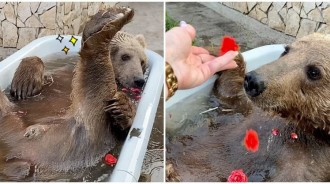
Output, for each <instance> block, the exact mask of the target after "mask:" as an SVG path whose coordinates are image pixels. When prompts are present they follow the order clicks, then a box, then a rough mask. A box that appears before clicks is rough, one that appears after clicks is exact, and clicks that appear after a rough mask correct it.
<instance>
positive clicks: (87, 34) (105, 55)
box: [0, 7, 135, 181]
mask: <svg viewBox="0 0 330 184" xmlns="http://www.w3.org/2000/svg"><path fill="white" fill-rule="evenodd" d="M133 16H134V11H133V10H132V9H130V8H125V7H113V8H110V9H108V10H107V11H100V12H98V13H97V14H96V15H95V16H93V17H92V18H91V20H90V21H89V22H88V23H87V24H86V26H85V29H84V32H83V40H82V48H81V51H80V58H81V59H80V60H79V61H78V63H77V65H76V68H75V70H74V76H73V81H72V88H73V89H72V92H71V98H72V105H71V106H70V108H69V110H68V111H67V112H66V115H64V116H63V117H59V118H57V119H54V120H52V121H51V122H46V123H40V124H35V125H33V126H35V127H28V128H27V127H26V125H25V123H24V121H23V120H22V119H21V118H20V117H19V116H17V114H16V113H14V110H16V109H15V108H16V107H15V105H13V104H12V103H11V102H9V100H8V99H7V98H6V96H5V95H4V94H3V93H1V94H0V115H1V116H0V130H1V131H0V140H1V141H0V144H1V147H2V149H1V152H0V158H1V161H0V178H1V179H2V180H24V181H32V180H34V181H40V180H43V181H49V180H54V179H63V178H66V177H68V178H74V179H78V178H81V177H82V176H83V173H84V172H85V171H86V170H88V169H90V167H92V166H95V165H96V164H97V163H99V162H100V161H101V159H102V158H103V157H104V155H105V154H106V153H107V152H108V151H110V150H111V149H112V148H114V146H115V145H116V143H117V141H116V137H115V136H114V135H113V134H112V133H111V132H112V131H114V130H112V129H113V125H116V126H119V127H120V128H122V129H127V128H129V127H130V125H131V123H132V119H133V114H135V105H134V104H132V103H131V101H130V100H129V99H128V97H127V96H126V95H125V94H124V93H122V92H119V91H117V85H116V80H115V74H114V71H113V66H112V62H111V58H110V55H109V53H110V47H109V44H110V42H111V39H112V38H113V37H114V35H115V34H116V33H117V32H118V31H119V30H120V29H121V28H122V27H123V26H124V25H125V24H127V23H128V22H129V21H131V19H132V17H133ZM38 61H39V58H37V57H34V58H30V59H27V60H23V61H22V62H21V64H20V66H19V68H18V70H17V72H18V73H17V72H16V73H17V74H16V73H15V76H17V75H21V74H19V73H20V72H19V71H20V68H22V67H24V65H25V64H31V63H28V62H36V64H35V65H33V66H35V67H39V68H42V70H40V69H39V70H38V71H39V72H37V73H38V76H42V77H43V64H42V62H41V64H40V63H39V64H38ZM42 77H41V80H39V77H37V78H38V80H36V79H35V80H32V81H31V80H15V77H14V80H13V84H12V90H11V94H12V95H13V96H15V97H16V98H23V99H24V98H26V97H28V96H33V95H34V94H36V93H37V92H38V91H39V88H38V89H31V90H30V86H32V88H33V87H35V88H37V87H38V86H40V85H42V82H43V80H42ZM26 78H27V79H28V77H26ZM32 78H33V77H32ZM33 79H34V78H33ZM15 81H16V82H15ZM22 81H23V82H22ZM26 82H30V83H26ZM23 93H25V94H23ZM110 119H111V121H110ZM73 173H74V174H73Z"/></svg>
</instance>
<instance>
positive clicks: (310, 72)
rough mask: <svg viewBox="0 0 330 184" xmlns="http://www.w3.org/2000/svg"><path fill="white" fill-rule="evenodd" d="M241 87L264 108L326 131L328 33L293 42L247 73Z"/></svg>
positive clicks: (329, 111) (329, 126)
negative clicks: (267, 61) (281, 52)
mask: <svg viewBox="0 0 330 184" xmlns="http://www.w3.org/2000/svg"><path fill="white" fill-rule="evenodd" d="M244 88H245V91H246V93H247V95H248V97H249V98H250V99H251V100H252V101H253V102H254V103H255V104H256V105H257V106H259V107H261V108H263V109H264V110H269V111H272V112H274V111H275V112H277V113H279V114H280V115H281V116H282V117H285V118H289V119H291V120H294V121H293V122H296V123H297V124H298V125H300V126H303V127H304V128H312V129H314V128H315V129H320V130H322V131H326V133H328V134H330V36H329V35H328V36H327V35H322V34H318V33H314V34H312V35H309V36H306V37H303V38H301V39H299V40H297V41H295V42H294V43H293V44H291V45H289V46H287V47H286V48H285V51H284V53H283V54H282V56H281V57H280V58H279V59H278V60H277V61H275V62H272V63H269V64H267V65H264V66H263V67H261V68H259V69H257V70H255V71H251V72H249V73H247V74H246V77H245V81H244Z"/></svg>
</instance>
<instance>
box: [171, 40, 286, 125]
mask: <svg viewBox="0 0 330 184" xmlns="http://www.w3.org/2000/svg"><path fill="white" fill-rule="evenodd" d="M284 47H285V45H281V44H276V45H266V46H262V47H258V48H255V49H252V50H249V51H246V52H244V53H242V55H243V57H244V60H245V62H246V72H249V71H252V70H255V69H257V68H259V67H260V66H262V65H265V64H267V63H270V62H272V61H274V60H276V59H278V58H279V57H280V56H281V54H282V53H283V52H284V50H285V49H284ZM217 78H218V76H217V75H215V76H213V77H212V78H211V79H209V80H208V81H206V82H205V83H203V84H202V85H200V86H198V87H195V88H192V89H188V90H178V91H177V92H176V93H175V95H173V96H172V97H171V98H170V99H169V100H168V101H167V102H166V113H171V116H173V117H174V119H175V121H173V120H172V121H166V131H172V130H174V129H179V128H180V127H181V124H180V123H178V122H180V121H181V120H183V119H184V118H185V116H189V115H194V114H196V113H197V114H198V113H199V112H200V111H199V110H200V109H199V108H198V104H200V103H204V102H206V101H207V100H208V99H209V96H210V94H211V92H212V88H213V86H214V82H215V81H216V79H217ZM189 97H191V98H194V100H195V102H194V103H196V104H195V105H192V106H191V107H190V108H185V109H184V111H183V112H178V110H176V108H175V106H176V105H177V104H180V103H181V102H184V101H186V100H187V99H191V98H189ZM188 101H189V100H188ZM195 106H196V108H195ZM175 111H176V112H175ZM181 114H185V115H184V116H182V115H181Z"/></svg>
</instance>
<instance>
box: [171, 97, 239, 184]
mask: <svg viewBox="0 0 330 184" xmlns="http://www.w3.org/2000/svg"><path fill="white" fill-rule="evenodd" d="M205 98H208V99H209V100H206V101H202V99H205ZM218 106H219V101H218V100H217V99H216V98H215V97H213V96H211V98H210V97H208V96H205V95H201V94H196V95H193V96H190V97H188V98H187V99H185V100H184V102H182V103H180V104H178V105H176V106H175V107H171V108H170V109H168V110H167V111H166V124H167V125H168V124H174V125H172V127H173V128H171V129H167V130H166V133H167V136H166V151H167V152H166V159H167V162H166V163H170V164H172V165H173V167H174V170H175V173H174V174H173V176H175V177H176V178H175V179H176V180H177V181H178V180H179V181H186V182H187V181H189V182H192V181H204V182H205V181H226V178H224V177H223V176H222V175H221V174H222V173H220V171H219V169H220V167H218V166H219V164H222V163H223V162H222V160H221V158H219V150H223V146H224V144H222V143H221V140H223V137H222V135H221V132H222V131H221V129H222V127H223V126H225V125H226V124H233V125H234V124H238V123H240V122H241V121H242V120H243V118H244V117H243V115H241V114H239V113H235V112H228V109H221V108H218V109H216V110H212V111H209V112H206V113H202V112H204V111H206V110H210V109H213V108H214V107H218ZM187 107H189V108H187Z"/></svg>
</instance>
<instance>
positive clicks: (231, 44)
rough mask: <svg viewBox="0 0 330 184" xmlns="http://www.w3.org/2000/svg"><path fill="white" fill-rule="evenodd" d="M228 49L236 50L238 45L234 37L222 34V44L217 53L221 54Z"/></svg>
mask: <svg viewBox="0 0 330 184" xmlns="http://www.w3.org/2000/svg"><path fill="white" fill-rule="evenodd" d="M230 50H233V51H238V50H239V45H237V44H236V41H235V38H233V37H230V36H224V37H223V39H222V44H221V48H220V50H219V54H218V55H219V56H222V55H224V54H225V53H226V52H228V51H230Z"/></svg>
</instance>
